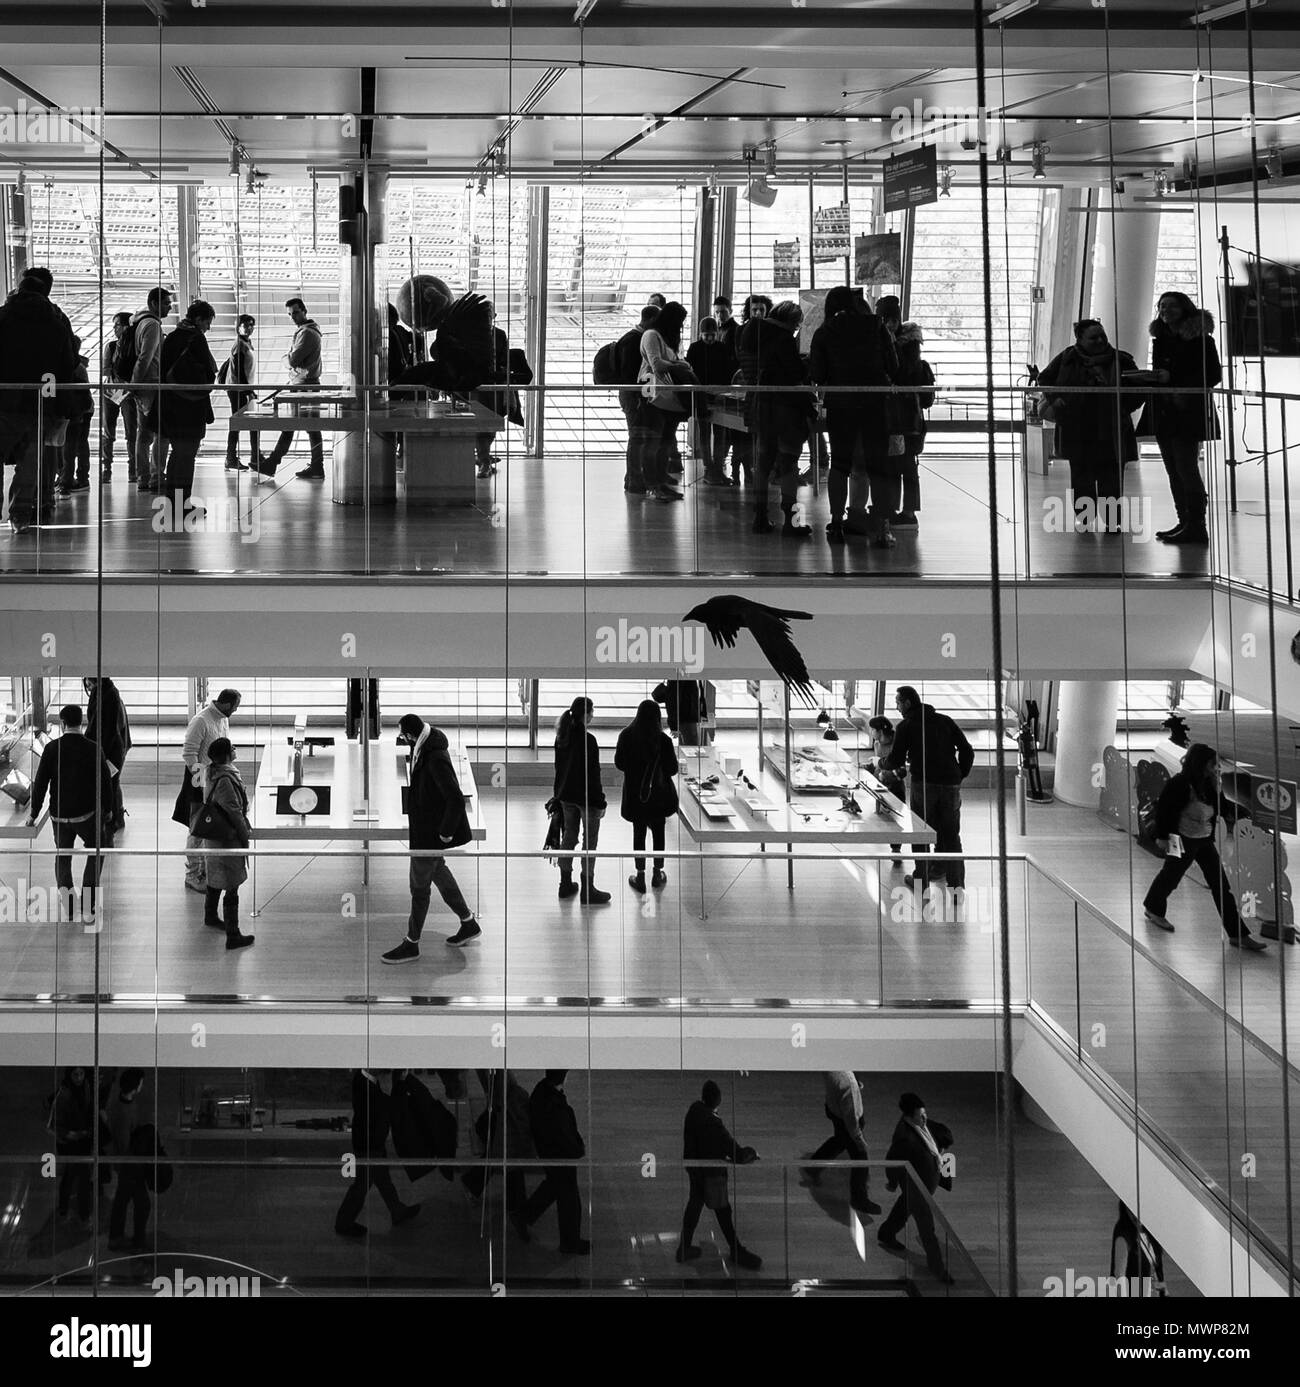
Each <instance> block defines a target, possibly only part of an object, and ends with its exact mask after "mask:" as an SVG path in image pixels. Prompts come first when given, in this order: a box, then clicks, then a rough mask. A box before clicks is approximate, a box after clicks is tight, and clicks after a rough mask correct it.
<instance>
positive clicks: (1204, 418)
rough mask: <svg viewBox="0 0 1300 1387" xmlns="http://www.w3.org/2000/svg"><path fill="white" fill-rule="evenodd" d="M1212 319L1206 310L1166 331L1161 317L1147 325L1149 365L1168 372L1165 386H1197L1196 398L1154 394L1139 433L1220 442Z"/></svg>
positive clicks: (1220, 370)
mask: <svg viewBox="0 0 1300 1387" xmlns="http://www.w3.org/2000/svg"><path fill="white" fill-rule="evenodd" d="M1213 331H1214V318H1213V316H1212V315H1211V314H1209V313H1207V312H1206V311H1205V310H1204V309H1202V310H1201V312H1200V314H1199V315H1198V316H1197V317H1195V318H1189V319H1187V320H1186V321H1184V322H1181V323H1179V324H1178V326H1177V327H1176V328H1169V327H1166V326H1165V325H1164V323H1162V322H1161V321H1160V319H1159V318H1157V319H1156V320H1155V322H1154V323H1152V324H1151V367H1152V369H1153V370H1156V371H1168V372H1169V385H1168V387H1162V388H1167V389H1172V388H1174V387H1175V386H1183V387H1184V388H1189V387H1195V389H1197V390H1198V391H1200V392H1202V393H1200V394H1196V395H1152V396H1151V397H1150V399H1149V400H1148V401H1147V407H1146V412H1145V413H1144V414H1143V416H1142V420H1141V425H1140V428H1139V432H1140V433H1153V434H1155V435H1156V437H1157V438H1173V439H1184V440H1201V439H1207V438H1218V437H1219V436H1220V435H1219V419H1218V415H1217V414H1216V413H1215V412H1214V402H1213V399H1212V397H1211V395H1210V393H1209V392H1210V391H1211V390H1212V389H1213V388H1214V387H1215V386H1216V385H1218V384H1219V383H1220V381H1222V380H1223V367H1222V366H1221V365H1220V363H1219V353H1218V352H1217V351H1216V350H1215V346H1214V338H1213V337H1212V336H1211V334H1212V333H1213Z"/></svg>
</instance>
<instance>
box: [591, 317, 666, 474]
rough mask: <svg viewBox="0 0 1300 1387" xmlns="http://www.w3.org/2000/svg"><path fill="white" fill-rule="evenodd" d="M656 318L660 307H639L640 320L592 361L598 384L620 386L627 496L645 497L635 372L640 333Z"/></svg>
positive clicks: (608, 344)
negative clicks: (624, 437) (624, 421)
mask: <svg viewBox="0 0 1300 1387" xmlns="http://www.w3.org/2000/svg"><path fill="white" fill-rule="evenodd" d="M658 317H659V309H658V308H656V307H655V306H653V305H651V304H647V305H646V307H645V308H643V309H642V310H641V321H640V322H639V323H638V324H637V326H636V327H634V328H629V329H628V331H627V332H625V333H624V334H623V335H622V337H620V338H618V339H617V340H616V341H614V342H607V343H606V344H605V345H604V346H603V347H602V348H601V349H600V350H599V351H598V352H597V353H596V357H595V360H594V361H593V362H592V369H591V378H592V380H593V381H594V382H595V384H597V385H619V386H622V387H624V388H623V389H621V390H620V391H619V392H618V404H619V408H620V409H621V410H622V411H623V417H624V418H625V419H626V420H627V460H626V463H625V466H624V471H623V490H624V491H625V492H627V494H628V495H629V496H636V497H640V498H644V496H645V494H646V481H645V477H644V476H643V475H642V473H641V452H642V442H641V436H640V430H641V405H642V401H641V392H640V391H639V390H638V389H637V388H636V378H637V373H638V371H639V370H640V369H641V335H642V333H644V332H645V331H646V330H647V329H648V328H651V327H653V326H654V323H655V320H656V319H657V318H658Z"/></svg>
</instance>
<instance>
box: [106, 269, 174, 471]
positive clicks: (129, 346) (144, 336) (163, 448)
mask: <svg viewBox="0 0 1300 1387" xmlns="http://www.w3.org/2000/svg"><path fill="white" fill-rule="evenodd" d="M171 311H172V296H171V294H170V293H169V292H168V291H167V290H166V289H164V288H163V287H162V286H161V285H159V286H158V288H156V289H150V290H149V293H148V295H147V297H146V299H145V307H144V308H142V309H141V310H140V311H139V312H138V313H137V314H135V316H134V317H133V318H132V319H131V322H130V326H129V327H128V328H127V331H126V332H125V333H124V334H123V338H122V341H121V343H120V344H119V346H118V357H117V360H118V362H119V370H120V372H121V373H122V374H125V373H126V372H128V371H129V372H130V376H129V379H130V381H131V387H132V388H131V395H132V397H133V399H134V401H135V406H134V408H135V416H136V425H135V485H136V490H137V491H161V490H162V489H163V470H164V468H165V466H166V464H167V440H166V438H165V437H163V436H162V435H160V434H159V433H158V414H157V408H156V407H157V403H158V385H159V383H160V382H161V380H162V343H163V331H162V320H163V319H164V318H166V317H168V316H169V315H170V313H171ZM150 420H152V421H153V422H152V423H150Z"/></svg>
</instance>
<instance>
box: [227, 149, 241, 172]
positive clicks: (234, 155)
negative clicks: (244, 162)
mask: <svg viewBox="0 0 1300 1387" xmlns="http://www.w3.org/2000/svg"><path fill="white" fill-rule="evenodd" d="M226 172H227V173H228V174H229V175H230V177H231V178H238V177H239V146H238V145H237V144H232V145H231V146H230V158H229V160H228V161H227V163H226Z"/></svg>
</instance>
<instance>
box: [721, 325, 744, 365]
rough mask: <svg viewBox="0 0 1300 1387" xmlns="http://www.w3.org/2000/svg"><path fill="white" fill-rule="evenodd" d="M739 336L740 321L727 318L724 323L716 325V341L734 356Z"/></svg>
mask: <svg viewBox="0 0 1300 1387" xmlns="http://www.w3.org/2000/svg"><path fill="white" fill-rule="evenodd" d="M739 336H740V319H739V318H728V319H727V321H726V322H725V323H719V324H718V341H719V342H721V343H722V344H723V346H725V347H726V349H727V350H728V351H729V352H730V353H731V354H732V356H735V355H736V341H737V339H738V338H739Z"/></svg>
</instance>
